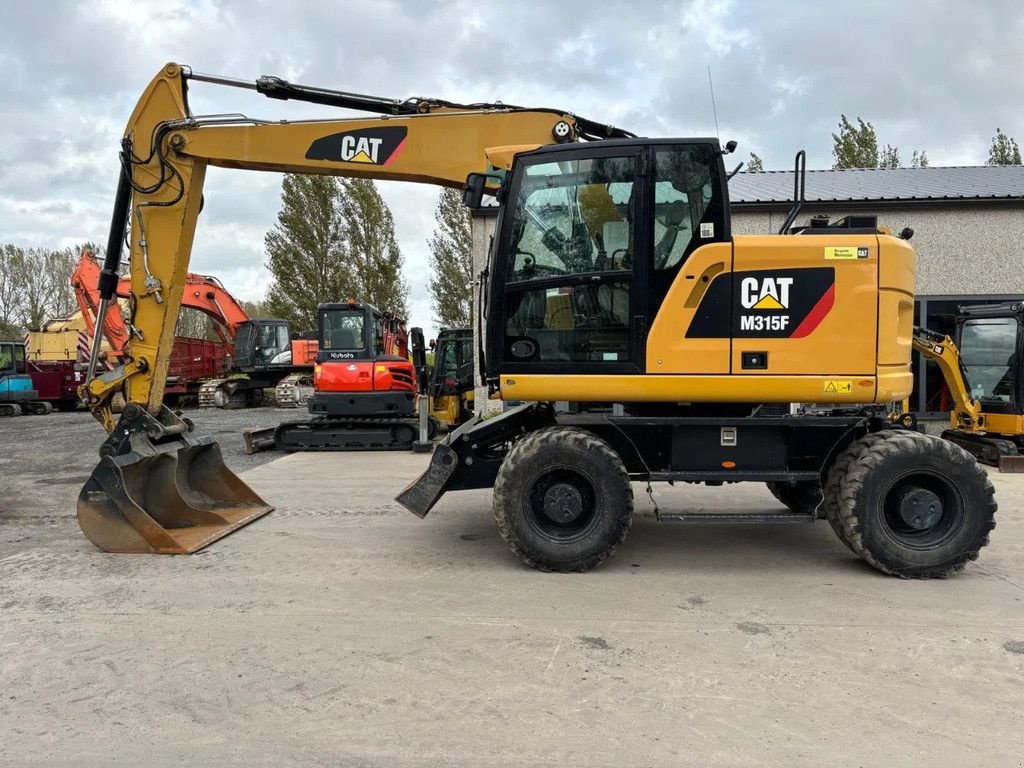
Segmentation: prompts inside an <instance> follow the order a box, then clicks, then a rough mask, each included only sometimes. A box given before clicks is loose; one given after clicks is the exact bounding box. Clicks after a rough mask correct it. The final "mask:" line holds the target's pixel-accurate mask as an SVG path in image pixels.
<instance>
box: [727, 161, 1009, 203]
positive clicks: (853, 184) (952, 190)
mask: <svg viewBox="0 0 1024 768" xmlns="http://www.w3.org/2000/svg"><path fill="white" fill-rule="evenodd" d="M806 196H807V202H808V203H812V202H819V203H849V202H917V203H922V202H939V201H947V202H949V201H968V200H970V201H985V200H993V201H994V200H1024V165H980V166H958V167H949V168H851V169H846V170H828V171H807V195H806ZM729 198H730V202H731V203H732V204H733V205H739V206H743V205H766V204H773V203H779V204H782V203H786V204H789V203H791V202H792V200H793V171H757V172H753V173H751V172H741V173H738V174H736V175H735V176H733V177H732V180H731V181H730V182H729Z"/></svg>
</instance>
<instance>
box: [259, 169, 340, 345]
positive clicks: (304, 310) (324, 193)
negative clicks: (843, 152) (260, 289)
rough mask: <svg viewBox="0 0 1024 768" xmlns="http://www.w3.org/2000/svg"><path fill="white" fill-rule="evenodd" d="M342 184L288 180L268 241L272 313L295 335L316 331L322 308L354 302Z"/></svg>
mask: <svg viewBox="0 0 1024 768" xmlns="http://www.w3.org/2000/svg"><path fill="white" fill-rule="evenodd" d="M339 194H340V185H339V181H338V180H337V179H335V178H334V177H331V176H305V175H297V174H290V173H289V174H286V175H285V177H284V180H283V182H282V184H281V210H280V211H279V212H278V214H277V224H275V225H274V228H273V229H272V230H270V231H269V232H268V233H267V235H266V237H265V238H264V246H265V248H266V253H267V266H268V267H269V268H270V272H271V275H272V282H271V285H270V290H269V291H268V293H267V308H268V309H269V310H270V313H271V314H272V315H274V316H275V317H281V318H284V319H285V320H288V322H289V324H290V325H291V327H292V329H293V330H304V329H311V328H315V327H316V322H317V318H316V308H317V305H318V304H320V303H323V302H329V301H343V300H345V299H346V298H348V297H349V296H353V295H354V294H355V291H354V290H353V289H354V287H355V285H354V280H353V271H352V269H351V268H350V267H349V266H348V265H347V264H346V262H345V251H344V246H343V242H342V239H343V235H342V230H343V227H342V218H341V214H340V211H339Z"/></svg>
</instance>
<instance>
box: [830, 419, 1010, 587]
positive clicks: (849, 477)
mask: <svg viewBox="0 0 1024 768" xmlns="http://www.w3.org/2000/svg"><path fill="white" fill-rule="evenodd" d="M916 440H927V441H928V442H929V444H930V446H931V447H932V449H933V450H936V451H943V452H945V453H946V454H948V455H949V459H950V460H951V461H954V462H955V461H956V456H955V453H956V452H957V451H959V452H960V453H962V454H964V455H965V456H970V458H971V460H972V461H973V460H974V457H973V456H971V455H970V454H969V453H968V452H967V451H965V450H964V449H963V448H960V446H958V445H955V444H953V443H951V442H949V441H948V440H942V439H940V438H934V439H929V438H928V436H926V435H922V434H920V433H918V432H912V431H909V430H898V429H884V430H882V431H881V432H874V433H872V434H870V435H865V436H864V437H862V438H861V439H860V440H858V441H857V443H855V444H854V448H856V451H855V453H856V458H855V459H854V460H852V461H851V462H850V464H849V465H848V467H847V469H846V471H845V472H844V477H843V480H842V482H841V483H840V484H839V488H838V494H837V495H836V498H837V502H838V503H837V513H838V520H839V524H840V525H841V526H842V530H843V533H844V534H845V538H844V541H845V542H846V543H847V545H848V546H849V547H850V549H852V550H853V551H854V552H856V553H857V554H858V555H860V556H861V557H862V558H864V560H865V561H866V562H867V563H869V564H870V565H871V566H872V567H874V568H877V569H878V570H879V571H881V572H882V573H887V574H889V575H891V576H899V577H900V578H902V579H933V578H943V577H945V576H948V575H949V574H951V573H955V572H957V571H962V570H963V569H964V567H965V566H966V565H967V563H968V562H970V561H972V560H977V559H978V555H979V554H980V552H981V549H982V547H985V546H987V545H988V543H989V537H988V533H986V535H985V538H984V539H982V541H981V542H980V543H979V545H978V547H977V549H974V550H972V551H970V552H967V553H966V554H965V555H964V556H963V560H962V561H961V562H959V563H954V564H953V565H951V566H947V567H943V568H936V569H934V570H931V571H922V572H921V573H912V574H906V573H899V572H897V571H895V570H893V569H892V568H890V567H888V566H886V565H883V564H882V563H880V562H879V561H878V560H876V559H875V558H874V557H873V556H872V554H871V553H870V552H869V551H868V550H867V549H866V548H865V547H864V544H863V540H862V537H861V526H860V521H859V520H858V519H857V515H856V513H855V512H854V503H855V498H854V489H856V488H857V487H859V486H860V485H862V484H863V482H864V480H865V479H866V478H867V477H868V475H870V474H871V473H872V472H873V471H874V470H875V468H876V467H877V466H878V464H879V462H880V461H881V459H882V458H883V457H884V455H885V454H886V453H890V452H892V451H906V450H912V449H913V446H912V445H909V444H908V443H910V442H912V441H916ZM848 450H851V453H853V452H854V451H853V450H852V449H848ZM836 464H837V465H838V464H839V462H836ZM978 472H980V473H981V474H982V476H983V477H984V479H985V494H986V496H987V501H986V504H985V507H986V511H987V512H988V513H989V514H990V515H994V513H995V510H996V503H995V488H994V486H993V485H992V481H991V480H989V478H988V475H987V474H985V472H984V470H982V469H981V468H980V467H978ZM830 479H831V476H830ZM993 528H995V521H994V520H992V521H991V525H990V526H989V531H991V530H992V529H993Z"/></svg>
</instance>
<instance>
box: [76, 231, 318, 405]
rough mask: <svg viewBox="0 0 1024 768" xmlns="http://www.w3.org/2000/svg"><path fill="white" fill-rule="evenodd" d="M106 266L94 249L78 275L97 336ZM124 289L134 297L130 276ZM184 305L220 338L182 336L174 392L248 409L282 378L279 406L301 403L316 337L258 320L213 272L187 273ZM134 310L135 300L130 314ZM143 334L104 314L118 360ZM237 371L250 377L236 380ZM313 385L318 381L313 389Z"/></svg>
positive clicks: (120, 286) (79, 295) (174, 354)
mask: <svg viewBox="0 0 1024 768" xmlns="http://www.w3.org/2000/svg"><path fill="white" fill-rule="evenodd" d="M100 272H101V267H100V264H99V262H98V261H97V260H96V258H95V257H94V256H93V254H92V253H91V252H90V251H89V250H88V249H86V250H83V251H82V255H81V257H80V258H79V260H78V264H77V265H76V267H75V271H74V273H73V274H72V276H71V285H72V287H73V288H74V291H75V298H76V299H77V300H78V305H79V307H80V308H81V310H82V316H83V318H84V319H85V323H86V326H87V328H88V332H89V334H90V335H91V334H93V331H94V327H95V317H96V315H97V312H98V309H99V303H100V300H99V291H98V290H97V284H98V282H99V277H100ZM116 295H117V296H118V297H119V298H122V299H129V301H130V299H131V279H130V278H128V277H122V278H120V279H119V280H118V283H117V289H116ZM181 306H182V307H186V308H189V309H194V310H197V311H199V312H202V313H203V314H204V315H206V316H207V317H209V318H210V319H211V320H212V321H213V322H212V328H213V331H214V333H215V334H216V335H217V338H218V341H210V340H206V339H193V338H189V337H184V336H178V337H176V338H175V341H174V345H173V347H172V349H171V360H170V365H169V367H168V383H167V389H166V394H167V395H168V396H171V397H174V396H177V395H181V394H186V393H187V394H196V393H198V395H199V404H200V405H201V406H216V407H221V408H240V407H244V406H246V405H254V404H257V403H258V402H259V400H260V399H261V398H262V393H263V388H264V387H267V386H274V385H275V384H276V385H277V399H278V403H279V404H283V405H299V404H300V402H301V401H302V400H303V399H304V398H303V397H302V392H303V386H302V385H303V382H304V381H306V380H308V379H310V377H311V376H312V372H313V371H312V369H313V361H314V359H315V357H316V341H311V340H304V339H296V340H291V338H290V333H289V329H288V323H287V322H286V321H284V320H278V319H260V320H254V319H252V318H250V317H249V314H248V313H247V312H246V311H245V309H243V308H242V305H241V304H239V303H238V301H237V300H236V299H235V297H234V296H232V295H231V294H230V293H229V292H228V291H227V290H226V289H225V288H224V286H223V285H222V284H221V282H220V281H219V280H218V279H217V278H215V277H210V276H208V275H199V274H196V273H194V272H189V273H187V274H186V275H185V288H184V292H183V293H182V300H181ZM132 314H134V313H133V312H132V311H131V307H130V306H129V317H130V316H131V315H132ZM139 334H140V332H139V331H138V330H137V329H136V328H135V327H134V326H133V325H132V323H131V320H130V319H129V320H125V318H124V316H123V315H122V314H121V312H116V311H114V312H107V313H106V314H105V315H104V318H103V335H104V336H106V338H107V341H108V342H109V343H110V346H111V353H112V354H113V355H114V356H115V357H116V358H118V360H121V361H122V362H123V358H124V356H125V349H126V347H127V345H128V341H129V339H130V338H133V337H136V338H137V337H138V336H139ZM230 374H247V375H246V376H244V377H241V376H240V377H236V378H228V376H229V375H230ZM311 386H312V384H311V383H310V385H309V388H310V389H311ZM282 401H285V402H282Z"/></svg>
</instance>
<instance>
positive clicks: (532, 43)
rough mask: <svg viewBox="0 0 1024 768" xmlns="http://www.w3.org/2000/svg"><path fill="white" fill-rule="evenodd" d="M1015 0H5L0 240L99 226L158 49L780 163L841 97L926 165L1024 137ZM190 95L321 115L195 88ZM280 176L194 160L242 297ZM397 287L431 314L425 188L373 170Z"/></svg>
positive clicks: (205, 255)
mask: <svg viewBox="0 0 1024 768" xmlns="http://www.w3.org/2000/svg"><path fill="white" fill-rule="evenodd" d="M1022 38H1024V9H1022V7H1021V6H1020V4H1019V3H1017V2H1011V1H1010V0H993V1H992V2H986V3H974V4H965V3H963V2H961V1H960V0H935V1H934V2H930V3H915V4H911V3H892V2H882V1H881V0H865V1H864V2H860V3H853V4H851V3H848V2H835V1H832V2H826V1H818V2H813V1H811V0H803V1H798V2H788V3H773V4H768V3H761V2H754V1H753V0H748V2H722V1H707V0H705V1H704V2H650V3H640V2H634V3H630V4H628V5H624V4H622V3H606V4H602V3H600V2H594V1H593V0H589V1H588V2H583V1H582V0H562V2H558V3H550V2H539V1H538V0H520V1H519V2H516V3H499V2H489V1H486V0H485V1H480V0H472V1H471V0H455V1H449V2H436V3H423V2H416V1H413V0H408V1H407V2H400V1H399V0H382V1H378V2H374V3H364V2H354V1H350V2H334V3H323V2H317V1H316V0H304V1H298V0H293V1H292V2H288V1H287V0H277V1H276V2H269V1H268V0H259V1H256V2H241V0H239V1H238V2H233V1H232V2H228V1H227V0H159V1H157V0H102V1H101V2H85V0H83V1H82V2H70V1H67V2H45V3H41V2H40V3H11V4H9V5H8V7H5V9H4V23H3V25H2V26H0V68H2V70H3V72H4V73H5V76H4V77H3V78H2V79H0V107H2V109H3V113H4V116H5V120H4V121H3V122H2V124H0V241H17V242H20V243H22V244H24V245H48V246H54V247H56V246H63V245H68V244H71V243H73V242H78V241H81V240H84V239H89V240H94V241H100V242H103V241H105V239H106V227H107V222H108V219H109V216H110V207H111V204H112V201H113V192H114V186H115V182H116V175H117V163H116V152H117V143H118V139H119V136H120V133H121V131H122V130H123V126H124V123H125V121H126V120H127V118H128V115H129V114H130V112H131V110H132V108H133V106H134V104H135V101H136V99H137V98H138V96H139V94H140V93H141V91H142V89H143V88H144V87H145V85H146V83H147V82H148V81H149V79H150V78H151V77H152V75H153V74H154V73H155V72H156V71H157V70H158V69H159V68H160V67H161V66H162V65H163V64H164V63H165V62H167V61H171V60H175V61H180V62H183V63H187V64H190V65H191V66H193V67H194V68H195V69H196V70H197V71H202V72H212V73H218V74H224V75H228V76H232V77H238V78H243V79H254V78H256V77H258V76H259V75H262V74H276V75H279V76H282V77H285V78H288V79H292V80H295V81H298V82H303V83H307V84H310V85H318V86H323V87H328V88H339V89H344V90H353V91H358V92H364V93H372V94H379V95H383V96H388V97H394V98H404V97H406V96H411V95H426V96H439V97H443V98H448V99H451V100H465V101H479V100H488V101H493V100H502V101H505V102H506V103H512V104H526V105H530V106H547V107H558V108H563V109H566V110H569V111H573V112H576V113H578V114H581V115H585V116H587V117H590V118H593V119H599V120H602V121H606V122H612V123H615V124H617V125H621V126H623V127H627V128H629V129H631V130H634V131H636V132H638V133H641V134H644V135H652V136H654V135H657V136H670V135H678V136H686V135H713V134H714V132H715V121H714V117H713V113H712V108H711V99H710V94H709V89H708V67H710V69H711V74H712V77H713V80H714V88H715V96H716V101H717V111H718V124H719V131H720V133H721V136H722V138H723V140H724V139H730V138H734V139H737V140H738V141H739V142H740V155H741V157H746V153H747V152H750V151H754V152H757V153H758V154H759V155H761V156H762V157H763V158H764V159H765V161H766V164H767V167H769V168H782V167H788V166H789V164H790V162H791V158H792V156H793V153H794V152H795V151H796V150H797V149H799V148H806V149H807V150H808V154H809V157H810V165H811V166H812V167H828V166H830V165H831V160H832V158H831V139H830V133H831V132H832V131H833V130H835V126H836V123H837V121H838V118H839V114H840V113H845V114H847V115H849V116H851V117H854V116H858V115H859V116H861V117H864V118H865V119H868V120H871V121H872V122H873V123H874V125H875V128H876V130H877V131H878V135H879V139H880V141H881V142H882V143H890V144H895V145H898V146H899V147H900V148H901V150H902V153H903V154H904V155H906V156H909V155H910V153H911V151H912V150H913V149H921V148H923V149H926V150H927V151H928V155H929V158H930V159H931V162H932V163H933V164H975V163H981V162H983V161H984V160H985V157H986V153H987V146H988V142H989V140H990V137H991V136H992V135H993V133H994V131H995V128H996V127H997V126H999V127H1001V128H1002V129H1003V130H1004V131H1007V132H1008V133H1010V134H1011V135H1015V136H1017V138H1018V140H1022V139H1024V79H1022V78H1021V77H1020V73H1021V72H1022V71H1024V47H1021V46H1020V45H1019V41H1020V40H1021V39H1022ZM190 97H191V102H192V105H193V109H194V110H195V111H196V112H197V113H211V112H218V113H220V112H245V113H247V114H250V115H253V116H258V117H266V118H270V119H296V118H302V117H314V118H315V117H328V116H336V115H337V114H338V112H337V111H336V110H331V109H327V108H320V107H315V106H311V105H305V104H294V103H289V102H280V101H269V100H267V99H265V98H263V97H261V96H259V95H257V94H254V93H252V92H250V91H242V90H234V89H224V88H216V87H212V86H205V85H201V84H195V86H194V88H193V89H192V91H191V94H190ZM279 185H280V177H279V176H277V175H276V174H264V173H242V172H233V171H226V170H220V169H211V170H210V172H209V174H208V181H207V186H206V190H205V194H206V208H205V210H204V212H203V215H202V217H201V218H200V222H199V228H198V231H197V235H196V242H195V250H194V257H193V267H194V268H195V269H196V270H197V271H204V272H210V273H213V274H216V275H218V276H219V277H221V279H222V280H223V281H224V282H225V284H226V285H227V286H228V288H229V289H230V290H232V291H233V292H234V293H236V294H237V295H238V296H240V297H241V298H257V297H258V296H259V295H260V293H261V292H262V291H263V290H264V289H265V286H266V283H267V280H268V276H267V273H266V270H265V268H264V267H263V262H264V256H263V235H264V233H265V232H266V231H267V229H269V228H270V227H271V226H272V225H273V222H274V217H275V215H276V212H277V208H278V201H279V190H280V186H279ZM380 187H381V192H382V195H383V196H384V198H385V200H386V201H387V202H388V204H389V205H390V206H391V208H392V211H393V213H394V218H395V224H396V228H397V233H398V237H399V242H400V245H401V247H402V249H403V252H404V254H405V259H406V277H407V279H408V281H409V283H410V285H411V286H412V289H413V294H412V301H411V304H412V309H413V316H412V318H411V319H412V322H413V323H415V324H419V325H423V326H426V327H427V329H428V332H429V331H430V330H432V325H433V324H432V322H431V313H430V306H429V300H428V298H427V295H426V283H427V279H428V277H429V275H428V270H427V248H426V239H427V238H428V237H429V235H430V231H431V229H432V226H433V208H434V204H435V201H436V195H437V192H436V190H434V189H432V188H430V187H423V186H418V185H410V184H401V183H385V184H381V185H380Z"/></svg>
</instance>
